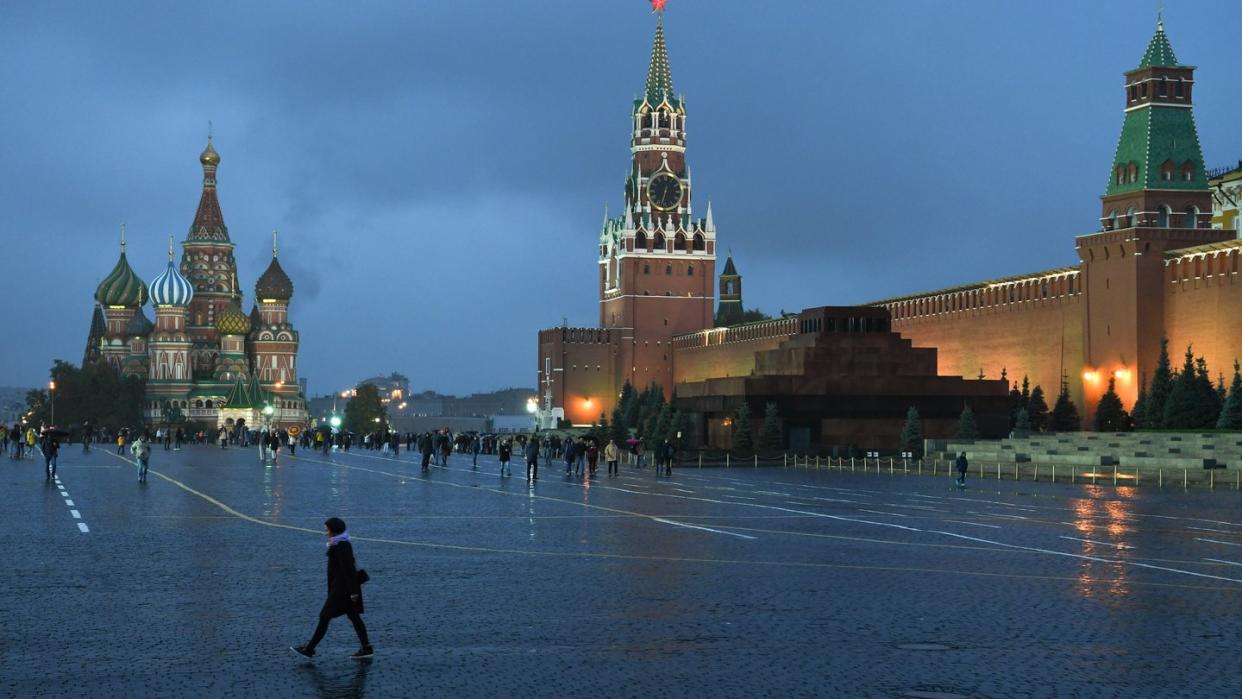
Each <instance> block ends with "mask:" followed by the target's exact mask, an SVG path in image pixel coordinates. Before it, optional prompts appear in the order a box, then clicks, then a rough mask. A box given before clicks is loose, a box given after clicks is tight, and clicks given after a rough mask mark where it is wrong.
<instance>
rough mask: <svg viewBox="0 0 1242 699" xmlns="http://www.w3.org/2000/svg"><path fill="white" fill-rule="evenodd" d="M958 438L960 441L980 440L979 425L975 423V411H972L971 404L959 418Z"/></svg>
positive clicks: (963, 410)
mask: <svg viewBox="0 0 1242 699" xmlns="http://www.w3.org/2000/svg"><path fill="white" fill-rule="evenodd" d="M957 437H958V439H978V438H979V425H978V424H976V423H975V411H973V410H971V409H970V404H967V405H966V407H965V408H963V409H962V416H961V417H960V418H958V421H957Z"/></svg>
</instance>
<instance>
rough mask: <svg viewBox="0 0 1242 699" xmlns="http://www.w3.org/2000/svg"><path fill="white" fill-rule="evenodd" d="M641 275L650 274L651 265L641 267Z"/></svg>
mask: <svg viewBox="0 0 1242 699" xmlns="http://www.w3.org/2000/svg"><path fill="white" fill-rule="evenodd" d="M643 274H651V265H643Z"/></svg>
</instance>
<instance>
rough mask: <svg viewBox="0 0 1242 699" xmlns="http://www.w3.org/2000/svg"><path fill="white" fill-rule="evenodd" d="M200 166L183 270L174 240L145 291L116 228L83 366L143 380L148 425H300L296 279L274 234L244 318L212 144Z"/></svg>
mask: <svg viewBox="0 0 1242 699" xmlns="http://www.w3.org/2000/svg"><path fill="white" fill-rule="evenodd" d="M199 162H200V163H201V164H202V167H203V191H202V195H201V197H200V198H199V203H198V210H197V211H196V213H195V215H194V222H193V224H192V225H191V226H190V231H189V235H187V236H186V239H185V241H183V242H182V255H181V262H180V264H179V265H178V264H177V262H176V260H175V250H174V247H173V240H172V238H171V237H170V238H169V241H168V265H167V266H166V267H165V268H164V270H163V271H161V272H160V274H159V276H157V277H155V280H154V281H153V282H151V284H150V286H147V285H146V284H145V283H144V282H143V281H142V279H141V278H139V277H138V275H137V273H135V272H134V270H133V269H132V268H131V267H130V264H129V261H128V259H127V258H126V254H125V252H126V240H125V232H124V229H122V233H121V255H120V258H119V259H118V260H117V262H116V265H115V266H114V267H113V269H112V272H111V273H109V274H108V276H107V277H105V278H104V280H103V281H102V282H100V284H99V287H98V288H97V289H96V290H95V303H96V305H95V311H94V315H93V316H92V321H91V328H90V333H89V337H88V339H87V345H86V353H85V357H84V359H83V363H86V362H103V363H106V364H107V365H109V366H111V367H112V368H114V369H115V370H116V371H118V372H120V373H121V374H122V375H124V376H129V377H134V378H140V379H143V380H145V382H146V402H145V405H144V409H143V414H144V415H145V417H146V420H147V422H148V424H151V425H173V426H178V425H185V426H186V427H188V428H190V429H210V428H214V427H219V426H224V427H227V428H230V429H231V428H234V427H237V426H240V425H248V426H251V427H253V428H258V427H261V426H263V425H264V424H266V421H267V418H266V415H265V412H264V408H266V407H269V406H270V407H271V408H272V411H271V418H270V422H271V424H273V425H275V426H278V427H281V428H285V429H288V428H301V427H303V426H305V424H306V418H307V413H306V398H305V396H303V395H302V390H301V386H300V384H299V383H298V377H297V353H298V333H297V330H295V329H294V328H293V326H292V325H291V324H290V322H289V303H290V301H291V300H292V298H293V282H292V281H291V280H290V279H289V276H288V275H287V274H286V273H285V271H284V269H283V268H282V267H281V265H280V262H279V260H278V259H277V252H278V251H277V247H276V234H275V233H273V234H272V261H271V263H270V264H269V265H268V268H267V270H266V271H265V272H264V273H263V275H262V276H261V277H260V278H259V280H258V282H257V283H256V284H255V296H254V305H253V308H252V311H251V313H250V314H247V313H245V312H244V311H242V293H241V291H240V289H239V287H238V283H237V262H236V260H235V258H234V256H233V247H234V244H233V242H232V240H230V238H229V232H228V228H227V227H225V225H224V216H223V214H222V213H221V210H220V202H219V199H218V198H217V197H216V170H217V169H218V168H219V165H220V154H219V153H217V152H216V149H215V148H214V146H213V145H212V143H211V139H210V138H208V140H207V147H206V148H205V149H204V150H203V152H202V154H201V155H200V156H199ZM148 300H149V301H150V303H151V306H152V311H153V313H154V316H155V321H154V323H153V322H152V321H151V320H150V319H149V318H148V316H147V314H146V311H145V306H146V304H147V302H148Z"/></svg>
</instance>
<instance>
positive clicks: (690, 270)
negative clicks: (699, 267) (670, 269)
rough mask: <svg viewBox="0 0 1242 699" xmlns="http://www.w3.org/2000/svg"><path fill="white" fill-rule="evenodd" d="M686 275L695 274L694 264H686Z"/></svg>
mask: <svg viewBox="0 0 1242 699" xmlns="http://www.w3.org/2000/svg"><path fill="white" fill-rule="evenodd" d="M686 276H687V277H693V276H694V265H686Z"/></svg>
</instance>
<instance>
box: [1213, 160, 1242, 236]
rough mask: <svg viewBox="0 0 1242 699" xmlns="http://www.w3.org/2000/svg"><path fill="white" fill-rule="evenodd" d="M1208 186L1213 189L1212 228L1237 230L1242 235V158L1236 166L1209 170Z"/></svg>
mask: <svg viewBox="0 0 1242 699" xmlns="http://www.w3.org/2000/svg"><path fill="white" fill-rule="evenodd" d="M1208 187H1209V188H1210V189H1211V190H1212V228H1222V229H1224V230H1229V231H1235V232H1236V233H1237V234H1238V235H1239V237H1242V216H1239V215H1238V207H1239V205H1242V160H1240V161H1238V166H1237V167H1234V168H1220V169H1217V170H1210V171H1209V172H1208Z"/></svg>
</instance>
